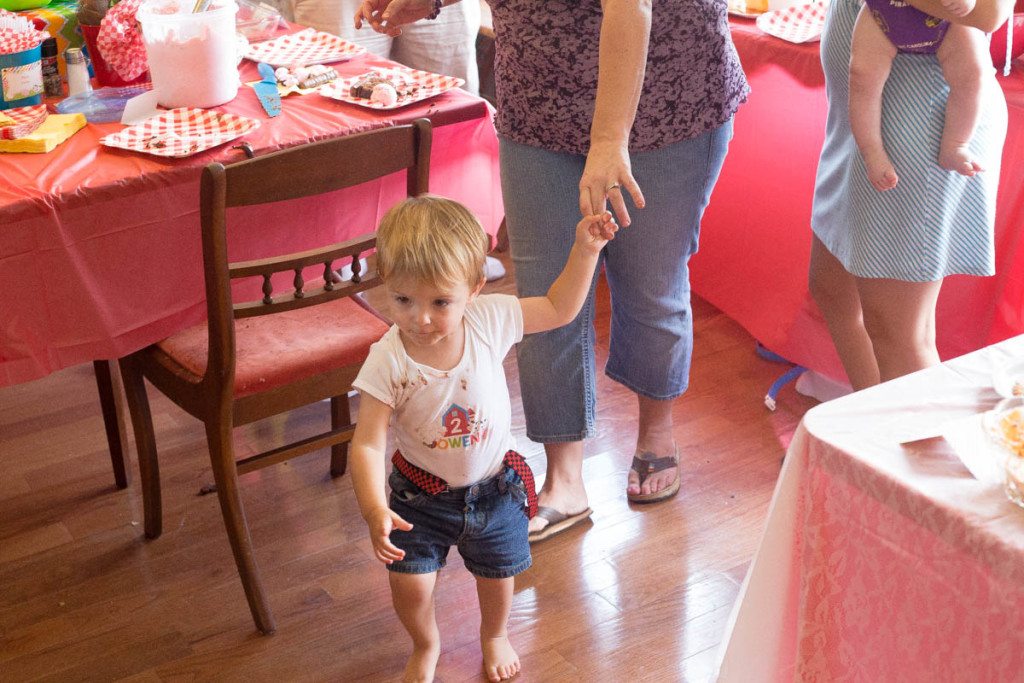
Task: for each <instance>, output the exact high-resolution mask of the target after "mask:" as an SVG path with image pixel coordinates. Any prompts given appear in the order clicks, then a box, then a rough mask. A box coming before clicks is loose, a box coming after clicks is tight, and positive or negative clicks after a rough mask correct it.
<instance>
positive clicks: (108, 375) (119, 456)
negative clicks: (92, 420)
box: [92, 360, 131, 489]
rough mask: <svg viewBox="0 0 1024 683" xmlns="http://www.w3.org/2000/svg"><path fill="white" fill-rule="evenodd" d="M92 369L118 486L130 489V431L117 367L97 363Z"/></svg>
mask: <svg viewBox="0 0 1024 683" xmlns="http://www.w3.org/2000/svg"><path fill="white" fill-rule="evenodd" d="M92 367H93V371H94V372H95V373H96V389H97V390H98V391H99V395H100V410H101V411H102V412H103V427H104V429H105V430H106V432H107V448H108V449H109V450H110V464H111V465H112V466H113V468H114V483H115V484H117V488H119V489H126V488H128V482H129V481H131V474H130V470H129V469H128V465H127V454H128V436H127V431H128V430H127V429H125V422H124V403H123V402H122V401H121V392H120V391H119V390H118V384H119V382H118V379H117V374H118V373H117V368H116V366H115V365H113V364H112V363H111V362H110V361H107V360H97V361H93V363H92Z"/></svg>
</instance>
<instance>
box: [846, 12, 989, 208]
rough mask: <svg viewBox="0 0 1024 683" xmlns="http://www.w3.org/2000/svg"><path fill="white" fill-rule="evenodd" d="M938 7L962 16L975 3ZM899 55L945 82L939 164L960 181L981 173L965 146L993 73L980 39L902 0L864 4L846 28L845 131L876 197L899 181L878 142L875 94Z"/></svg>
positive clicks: (878, 112)
mask: <svg viewBox="0 0 1024 683" xmlns="http://www.w3.org/2000/svg"><path fill="white" fill-rule="evenodd" d="M942 5H943V7H944V8H945V9H946V10H947V11H948V12H949V13H950V14H952V15H954V16H957V17H962V16H966V15H967V14H969V13H970V12H971V11H972V10H973V9H974V5H975V0H942ZM898 52H908V53H914V54H935V55H936V57H937V58H938V61H939V64H940V66H941V67H942V73H943V75H944V76H945V78H946V81H947V82H948V83H949V98H948V100H947V101H946V118H945V123H944V126H943V129H942V140H941V142H940V144H939V158H938V163H939V165H940V166H942V168H945V169H947V170H950V171H955V172H957V173H960V174H962V175H965V176H972V175H974V174H975V173H978V172H980V171H983V170H984V169H983V168H982V167H981V165H980V164H979V163H978V161H977V160H976V159H975V158H974V157H973V156H972V155H971V153H970V151H969V149H968V144H969V143H970V141H971V138H972V137H973V135H974V130H975V128H976V127H977V125H978V116H979V112H980V108H981V94H982V84H983V82H984V81H983V79H984V74H985V71H986V69H991V68H992V63H991V59H990V57H989V53H988V41H987V40H986V37H985V34H984V33H982V32H981V31H979V30H978V29H975V28H971V27H969V26H962V25H960V24H954V23H950V22H948V21H944V20H941V19H938V18H936V17H933V16H930V15H928V14H925V13H924V12H922V11H920V10H918V9H916V8H915V7H913V6H911V5H910V4H908V3H906V2H905V1H904V0H866V1H865V3H864V6H863V7H861V10H860V14H858V15H857V23H856V25H855V26H854V29H853V44H852V50H851V55H850V128H851V130H852V131H853V136H854V139H855V140H856V141H857V146H858V147H859V148H860V153H861V156H862V157H863V159H864V164H865V166H866V169H867V174H868V180H870V182H871V184H872V185H873V186H874V187H875V189H877V190H879V191H885V190H889V189H892V188H893V187H895V186H896V183H897V182H898V181H899V177H898V175H897V173H896V170H895V168H894V167H893V163H892V160H891V159H890V158H889V155H888V154H887V153H886V151H885V146H884V144H883V141H882V91H883V88H884V87H885V82H886V79H887V78H888V77H889V71H890V69H891V68H892V62H893V59H894V58H895V57H896V54H897V53H898Z"/></svg>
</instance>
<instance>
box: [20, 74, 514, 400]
mask: <svg viewBox="0 0 1024 683" xmlns="http://www.w3.org/2000/svg"><path fill="white" fill-rule="evenodd" d="M389 64H392V63H391V62H387V61H385V60H381V59H379V58H376V57H373V56H364V57H360V58H357V59H355V60H352V61H350V62H346V63H344V64H339V65H336V68H337V69H338V71H339V72H340V73H341V75H342V76H348V75H355V74H359V73H363V72H364V71H366V70H367V69H368V68H369V67H371V66H383V65H389ZM258 78H259V77H258V75H257V74H256V69H255V65H253V64H252V63H249V62H244V63H243V65H242V81H243V82H246V81H252V80H258ZM218 109H221V110H223V111H227V112H231V113H235V114H241V115H244V116H249V117H251V118H255V119H258V120H260V121H261V124H262V125H261V126H260V128H258V129H257V130H255V131H253V132H252V133H250V134H248V135H246V136H244V137H243V138H241V139H240V140H239V141H236V142H233V143H228V144H226V145H223V146H221V147H216V148H214V149H211V150H207V151H206V152H203V153H200V154H196V155H194V156H192V157H188V158H186V159H164V158H160V157H155V156H151V155H147V154H137V153H133V152H127V151H124V150H118V149H114V148H110V147H106V146H103V145H100V144H99V140H100V138H101V137H103V136H104V135H106V134H108V133H111V132H115V131H118V130H121V129H122V128H123V126H121V125H120V124H117V123H110V124H89V125H88V126H87V127H86V128H85V129H83V130H82V131H80V132H78V133H77V134H76V135H74V136H73V137H72V138H71V139H70V140H68V141H67V142H65V143H64V144H62V145H60V146H59V147H58V148H57V149H55V150H54V151H52V152H50V153H48V154H4V155H0V178H2V183H0V386H5V385H8V384H15V383H18V382H24V381H28V380H31V379H36V378H39V377H43V376H45V375H46V374H48V373H50V372H53V371H55V370H58V369H60V368H64V367H68V366H71V365H75V364H78V363H83V362H86V361H89V360H100V359H115V358H118V357H121V356H124V355H125V354H127V353H130V352H132V351H134V350H136V349H139V348H141V347H143V346H145V345H147V344H150V343H153V342H155V341H158V340H160V339H162V338H164V337H166V336H168V335H169V334H171V333H173V332H175V331H178V330H180V329H183V328H184V327H187V326H189V325H192V324H194V323H196V322H199V321H200V320H202V319H203V317H204V315H205V307H204V293H203V277H202V252H201V247H200V240H199V211H198V207H199V176H200V172H201V169H202V167H203V166H205V165H206V164H208V163H210V162H212V161H222V162H228V161H233V160H236V159H240V158H241V154H240V152H239V151H237V150H232V149H231V145H232V144H237V142H240V141H242V140H245V141H248V142H249V143H250V144H251V145H252V147H253V148H254V150H255V151H256V154H257V155H259V154H263V153H266V152H270V151H273V150H276V149H281V148H284V147H289V146H293V145H297V144H300V143H303V142H308V141H314V140H322V139H326V138H331V137H336V136H339V135H347V134H351V133H356V132H360V131H364V130H369V129H372V128H378V127H383V126H388V125H395V124H401V123H408V122H410V121H412V120H413V119H416V118H419V117H423V116H426V117H428V118H430V119H431V120H432V121H433V122H434V126H435V128H434V144H433V151H432V154H431V184H430V187H431V191H432V192H435V193H438V194H443V195H446V196H450V197H452V198H454V199H458V200H459V201H462V202H463V203H465V204H466V205H467V206H469V208H470V209H472V210H473V211H474V213H475V214H476V215H477V216H478V217H479V218H480V220H481V222H482V223H483V224H484V227H485V229H487V231H488V232H490V233H491V234H494V233H495V232H496V231H497V228H498V225H499V223H500V222H501V218H502V216H503V210H502V204H501V190H500V184H499V181H498V166H497V138H496V136H495V133H494V127H493V123H492V110H491V109H490V107H489V106H488V105H487V103H486V102H484V101H483V100H482V99H480V98H478V97H474V96H472V95H469V94H468V93H466V92H464V91H461V90H453V91H449V92H447V93H445V94H443V95H440V96H439V97H436V98H434V99H432V100H429V101H427V102H423V103H419V104H415V105H411V106H408V107H403V108H400V109H397V110H394V111H392V112H376V111H370V110H366V109H362V108H359V107H357V106H354V105H351V104H345V103H342V102H336V101H333V100H329V99H327V98H324V97H321V96H320V95H315V94H313V95H306V96H299V95H291V96H289V97H287V98H285V99H284V106H283V113H282V115H281V116H279V117H277V118H274V119H268V118H267V117H266V115H265V114H264V112H263V110H262V108H261V107H260V105H259V102H258V101H257V99H256V96H255V94H254V93H253V91H252V89H251V88H249V87H247V86H242V87H241V88H240V89H239V91H238V97H237V98H235V99H234V100H233V101H232V102H230V103H228V104H226V105H224V106H223V107H219V108H218ZM404 195H405V178H404V174H396V175H395V176H391V177H389V178H386V179H384V180H383V181H379V182H372V183H367V184H365V185H361V186H359V187H358V188H350V189H348V190H342V191H340V192H337V193H335V194H334V195H333V196H332V199H331V201H326V202H324V201H319V202H313V201H307V202H301V201H296V202H288V203H287V205H283V204H282V205H276V206H272V207H270V208H259V209H258V210H256V209H252V210H249V215H251V217H252V220H247V221H239V223H240V224H241V225H242V226H243V227H240V228H239V229H238V230H237V231H236V232H235V233H234V234H232V235H231V236H230V240H229V241H230V244H231V248H232V249H233V250H234V251H235V253H233V254H232V258H242V257H243V256H244V257H245V258H259V257H261V256H265V255H266V254H267V253H273V251H272V250H273V249H275V248H277V247H282V246H283V247H285V248H294V249H295V250H301V249H306V248H308V244H312V243H315V242H316V240H317V239H318V238H319V237H322V236H323V235H324V234H325V233H327V234H330V235H332V236H333V238H334V239H337V240H343V239H347V238H349V237H351V236H354V235H357V234H360V233H365V232H367V231H370V230H372V229H373V228H374V227H375V226H376V224H377V222H378V221H379V219H380V216H381V215H382V214H383V212H384V211H385V210H387V208H388V207H389V206H391V205H392V204H393V203H394V202H395V201H397V200H398V199H400V198H401V197H403V196H404ZM280 221H285V222H289V223H292V224H294V225H295V227H296V230H295V233H294V240H292V241H291V242H290V243H289V244H287V245H280V244H264V243H262V239H261V238H262V235H261V231H260V229H259V227H260V225H261V224H268V223H270V222H280ZM300 228H301V230H300ZM261 250H263V253H261Z"/></svg>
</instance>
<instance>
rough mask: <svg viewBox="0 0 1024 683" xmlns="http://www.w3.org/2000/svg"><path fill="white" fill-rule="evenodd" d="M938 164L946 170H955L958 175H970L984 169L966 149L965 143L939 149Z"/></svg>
mask: <svg viewBox="0 0 1024 683" xmlns="http://www.w3.org/2000/svg"><path fill="white" fill-rule="evenodd" d="M939 166H941V167H942V168H944V169H946V170H947V171H956V172H957V173H959V174H960V175H965V176H972V175H974V174H975V173H981V172H982V171H984V170H985V169H983V168H982V167H981V164H979V163H978V162H977V161H975V160H974V157H973V156H972V155H971V153H970V152H969V151H968V150H967V145H951V146H950V147H948V148H947V147H942V148H940V149H939Z"/></svg>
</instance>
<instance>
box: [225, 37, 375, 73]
mask: <svg viewBox="0 0 1024 683" xmlns="http://www.w3.org/2000/svg"><path fill="white" fill-rule="evenodd" d="M364 52H366V48H364V47H362V46H360V45H356V44H355V43H350V42H349V41H347V40H344V39H342V38H339V37H338V36H332V35H331V34H330V33H324V32H323V31H317V30H316V29H315V28H307V29H305V30H303V31H299V32H298V33H292V34H289V35H287V36H281V37H280V38H274V39H273V40H267V41H264V42H262V43H252V44H250V45H249V47H248V49H247V50H246V51H245V58H246V59H250V60H252V61H254V62H266V63H267V64H270V65H271V66H306V65H307V64H331V63H334V62H344V61H346V60H349V59H352V58H353V57H356V56H358V55H361V54H363V53H364Z"/></svg>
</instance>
